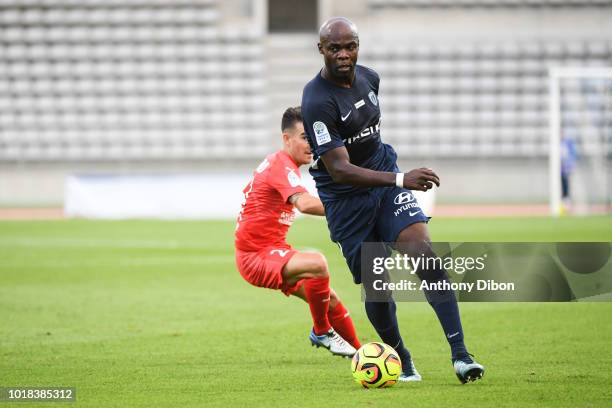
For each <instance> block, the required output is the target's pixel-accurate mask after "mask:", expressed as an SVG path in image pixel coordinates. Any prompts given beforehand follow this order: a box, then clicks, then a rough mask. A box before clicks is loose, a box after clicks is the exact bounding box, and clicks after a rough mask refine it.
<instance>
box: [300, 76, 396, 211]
mask: <svg viewBox="0 0 612 408" xmlns="http://www.w3.org/2000/svg"><path fill="white" fill-rule="evenodd" d="M379 82H380V78H379V76H378V74H377V73H376V72H374V71H373V70H371V69H369V68H367V67H364V66H362V65H357V66H356V67H355V80H354V81H353V84H352V86H351V87H350V88H343V87H341V86H338V85H336V84H334V83H332V82H330V81H328V80H326V79H324V78H323V77H322V76H321V73H320V72H319V73H318V74H317V76H315V77H314V78H313V79H312V80H311V81H310V82H308V84H306V86H305V87H304V92H303V94H302V116H303V118H304V129H305V130H306V134H307V135H308V142H309V143H310V147H311V149H312V152H313V155H314V162H313V164H312V165H311V167H310V174H311V175H312V177H313V178H314V180H315V182H316V184H317V190H318V192H319V196H320V197H321V199H322V200H324V201H326V200H333V199H338V198H342V197H346V196H350V195H353V194H356V193H360V192H364V191H366V190H369V188H367V187H355V186H351V185H347V184H338V183H334V181H333V180H332V178H331V176H330V175H329V173H328V172H327V169H326V168H325V165H324V164H323V161H322V160H320V159H319V157H320V156H322V155H323V154H324V153H325V152H327V151H329V150H332V149H335V148H338V147H340V146H344V147H346V149H347V151H348V154H349V158H350V162H351V163H352V164H354V165H356V166H359V167H364V168H368V169H372V170H378V171H397V170H395V169H396V165H395V162H396V160H397V155H396V154H395V151H394V150H393V148H391V146H389V145H386V144H384V143H382V142H381V139H380V106H379V104H378V84H379Z"/></svg>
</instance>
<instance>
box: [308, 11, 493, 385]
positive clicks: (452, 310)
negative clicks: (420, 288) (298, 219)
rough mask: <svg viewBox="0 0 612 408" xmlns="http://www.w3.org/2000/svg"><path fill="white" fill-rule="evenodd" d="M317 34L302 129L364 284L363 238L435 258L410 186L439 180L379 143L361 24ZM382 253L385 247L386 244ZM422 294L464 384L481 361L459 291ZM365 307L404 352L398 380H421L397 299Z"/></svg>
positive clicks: (334, 24)
mask: <svg viewBox="0 0 612 408" xmlns="http://www.w3.org/2000/svg"><path fill="white" fill-rule="evenodd" d="M319 37H320V42H319V44H318V48H319V53H320V54H322V55H323V58H324V62H325V66H324V67H323V69H322V70H321V71H320V72H319V73H318V74H317V75H316V76H315V77H314V79H312V80H311V81H310V82H309V83H308V84H306V86H305V87H304V92H303V95H302V114H303V118H304V127H305V129H306V132H307V135H308V139H309V143H310V145H311V147H312V151H313V152H314V159H315V160H314V162H313V164H312V165H311V169H310V173H311V174H312V176H313V178H314V179H315V182H316V185H317V190H318V192H319V197H320V198H321V200H322V201H323V204H324V205H325V215H326V218H327V223H328V227H329V230H330V234H331V239H332V240H333V241H334V242H337V243H338V244H339V246H340V248H341V250H342V254H343V255H344V257H345V259H346V261H347V264H348V266H349V269H350V271H351V273H352V274H353V280H354V281H355V283H358V284H359V283H361V282H362V267H361V266H362V265H361V262H362V259H361V255H362V246H361V244H362V243H364V242H378V243H384V242H389V243H393V244H394V247H395V248H396V249H398V250H399V251H400V252H402V253H406V254H408V255H411V256H419V255H421V254H424V255H425V256H435V254H434V253H433V251H432V249H431V243H430V239H429V234H428V231H427V222H428V220H429V218H428V217H427V216H426V215H425V214H423V212H422V210H421V209H420V208H419V206H418V203H417V202H416V200H415V199H414V196H413V195H412V193H411V191H410V190H419V191H427V190H429V189H431V188H433V185H434V184H435V185H437V186H439V185H440V180H439V178H438V176H437V175H436V173H435V172H434V171H433V170H431V169H428V168H419V169H414V170H411V171H409V172H407V173H402V172H400V171H399V168H398V167H397V164H396V160H397V155H396V153H395V151H394V150H393V148H392V147H391V146H389V145H387V144H385V143H383V142H382V141H381V138H380V106H379V103H378V85H379V82H380V78H379V77H378V74H377V73H376V72H374V71H373V70H371V69H369V68H366V67H364V66H361V65H357V56H358V51H359V36H358V33H357V28H356V26H355V25H354V24H353V23H352V22H351V21H350V20H348V19H346V18H343V17H336V18H332V19H329V20H328V21H326V22H325V23H324V24H323V25H322V26H321V29H320V31H319ZM382 245H383V244H381V246H382ZM381 251H382V253H384V254H386V253H388V249H387V248H386V247H385V248H384V249H381ZM367 268H368V265H365V268H364V273H366V276H364V277H363V278H365V279H368V278H369V276H368V275H367V272H368V271H367ZM369 273H370V274H371V273H372V271H369ZM418 275H419V278H421V279H422V280H427V281H428V282H439V281H442V280H447V279H448V276H447V274H446V271H445V270H444V269H439V270H436V269H429V270H423V271H420V272H419V273H418ZM366 293H367V289H366ZM425 296H426V298H427V300H428V301H429V303H430V304H431V306H432V308H433V309H434V311H435V312H436V315H437V316H438V320H439V321H440V324H441V325H442V328H443V330H444V333H445V335H446V338H447V340H448V343H449V345H450V348H451V361H452V363H453V367H454V370H455V373H456V375H457V377H458V378H459V380H460V381H461V382H462V383H466V382H468V381H473V380H476V379H478V378H481V377H482V375H483V374H484V367H483V366H482V365H480V364H478V363H477V362H475V361H474V360H473V358H472V357H471V355H470V354H468V351H467V349H466V347H465V344H464V341H463V329H462V326H461V319H460V316H459V309H458V306H457V300H456V298H455V294H454V292H452V291H435V292H434V291H425ZM365 309H366V313H367V315H368V318H369V320H370V322H371V323H372V325H373V326H374V328H375V329H376V331H377V333H378V335H379V336H380V337H381V339H382V340H383V341H384V342H385V343H387V344H389V345H391V346H392V347H394V348H395V349H396V351H397V352H398V353H399V355H400V358H401V360H402V366H403V373H402V375H401V377H400V381H420V380H421V376H420V375H419V373H418V372H417V370H416V368H415V366H414V364H413V362H412V358H411V355H410V352H409V351H408V349H407V348H406V346H405V345H404V343H403V340H402V337H401V335H400V332H399V327H398V323H397V318H396V305H395V302H394V301H393V299H392V298H391V297H389V298H388V301H386V302H375V301H368V298H367V297H366V302H365Z"/></svg>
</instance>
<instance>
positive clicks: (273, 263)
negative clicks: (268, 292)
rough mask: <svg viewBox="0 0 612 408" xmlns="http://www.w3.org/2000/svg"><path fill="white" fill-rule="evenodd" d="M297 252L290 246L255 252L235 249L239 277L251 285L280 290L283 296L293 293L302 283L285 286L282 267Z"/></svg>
mask: <svg viewBox="0 0 612 408" xmlns="http://www.w3.org/2000/svg"><path fill="white" fill-rule="evenodd" d="M296 252H297V251H296V250H295V249H293V248H291V247H290V246H281V247H268V248H265V249H262V250H260V251H257V252H246V251H241V250H239V249H236V266H237V267H238V271H239V272H240V275H242V277H243V278H244V280H246V281H247V282H249V283H250V284H251V285H254V286H259V287H261V288H268V289H280V290H281V291H282V292H283V293H284V294H285V295H287V296H289V295H291V294H292V293H294V292H295V291H296V290H298V288H299V287H300V285H301V284H302V281H301V280H300V281H298V282H297V283H296V284H295V285H292V286H287V284H286V283H285V282H284V280H283V275H282V272H283V267H284V266H285V265H286V264H287V262H289V260H290V259H291V257H292V256H293V255H295V253H296Z"/></svg>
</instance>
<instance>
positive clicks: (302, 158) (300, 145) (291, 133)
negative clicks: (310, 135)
mask: <svg viewBox="0 0 612 408" xmlns="http://www.w3.org/2000/svg"><path fill="white" fill-rule="evenodd" d="M285 133H287V134H288V137H287V139H286V140H287V142H286V143H287V148H288V149H289V154H290V155H291V157H293V160H295V162H296V164H297V165H298V166H301V165H303V164H309V163H310V162H311V161H312V152H311V151H310V145H309V144H308V139H307V138H306V132H304V124H303V123H302V122H297V123H295V124H294V125H293V128H291V129H288V130H286V131H285Z"/></svg>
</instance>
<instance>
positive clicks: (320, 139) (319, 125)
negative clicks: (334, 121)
mask: <svg viewBox="0 0 612 408" xmlns="http://www.w3.org/2000/svg"><path fill="white" fill-rule="evenodd" d="M312 129H313V130H314V134H315V138H316V139H317V144H318V145H319V146H321V145H324V144H325V143H329V142H331V136H330V135H329V131H328V130H327V126H325V123H323V122H315V123H314V124H313V125H312Z"/></svg>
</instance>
